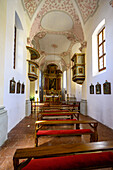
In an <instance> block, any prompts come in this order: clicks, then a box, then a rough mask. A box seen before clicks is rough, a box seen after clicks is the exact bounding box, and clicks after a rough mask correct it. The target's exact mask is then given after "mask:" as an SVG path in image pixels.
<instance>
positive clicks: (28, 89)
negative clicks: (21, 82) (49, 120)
mask: <svg viewBox="0 0 113 170" xmlns="http://www.w3.org/2000/svg"><path fill="white" fill-rule="evenodd" d="M27 59H30V53H29V52H28V51H27ZM26 67H27V68H26V69H27V71H26V116H29V115H30V114H31V101H30V80H29V78H28V67H29V66H28V63H27V65H26Z"/></svg>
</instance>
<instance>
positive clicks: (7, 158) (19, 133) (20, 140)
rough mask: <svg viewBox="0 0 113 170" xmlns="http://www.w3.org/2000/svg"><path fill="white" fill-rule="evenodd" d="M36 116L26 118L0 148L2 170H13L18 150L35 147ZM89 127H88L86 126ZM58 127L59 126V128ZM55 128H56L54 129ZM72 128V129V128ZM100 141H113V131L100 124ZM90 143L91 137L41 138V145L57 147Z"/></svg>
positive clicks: (0, 166) (85, 118) (83, 117)
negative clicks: (14, 157) (59, 145)
mask: <svg viewBox="0 0 113 170" xmlns="http://www.w3.org/2000/svg"><path fill="white" fill-rule="evenodd" d="M80 119H82V120H88V119H91V118H89V117H86V116H83V115H80ZM35 120H36V115H35V114H32V115H31V116H29V117H26V118H24V119H23V120H22V121H21V122H20V123H19V124H18V125H17V126H16V127H15V128H14V129H12V130H11V132H10V133H9V134H8V140H7V141H6V142H5V143H4V145H3V146H2V147H1V148H0V170H13V155H14V152H15V150H16V149H17V148H25V147H33V146H34V141H35V138H34V132H35V128H34V127H35V126H34V123H35ZM85 126H88V125H85ZM57 127H58V126H57ZM53 128H55V127H53ZM70 128H72V127H70ZM98 134H99V141H104V140H113V130H112V129H110V128H108V127H106V126H104V125H102V124H100V123H99V125H98ZM75 142H89V136H84V137H61V138H59V137H55V138H54V137H41V138H39V145H56V144H61V143H63V144H64V143H70V144H71V143H75Z"/></svg>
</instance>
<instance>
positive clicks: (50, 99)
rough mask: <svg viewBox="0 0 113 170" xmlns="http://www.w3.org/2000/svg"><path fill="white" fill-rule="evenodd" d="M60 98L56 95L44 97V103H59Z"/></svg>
mask: <svg viewBox="0 0 113 170" xmlns="http://www.w3.org/2000/svg"><path fill="white" fill-rule="evenodd" d="M59 101H60V98H59V96H58V95H46V102H59Z"/></svg>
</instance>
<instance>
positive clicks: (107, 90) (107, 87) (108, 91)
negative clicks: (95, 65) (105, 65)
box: [103, 80, 111, 94]
mask: <svg viewBox="0 0 113 170" xmlns="http://www.w3.org/2000/svg"><path fill="white" fill-rule="evenodd" d="M103 93H104V94H111V83H110V82H108V81H107V80H106V81H105V83H104V84H103Z"/></svg>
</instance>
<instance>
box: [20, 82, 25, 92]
mask: <svg viewBox="0 0 113 170" xmlns="http://www.w3.org/2000/svg"><path fill="white" fill-rule="evenodd" d="M24 91H25V85H24V83H22V86H21V93H22V94H24Z"/></svg>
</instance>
